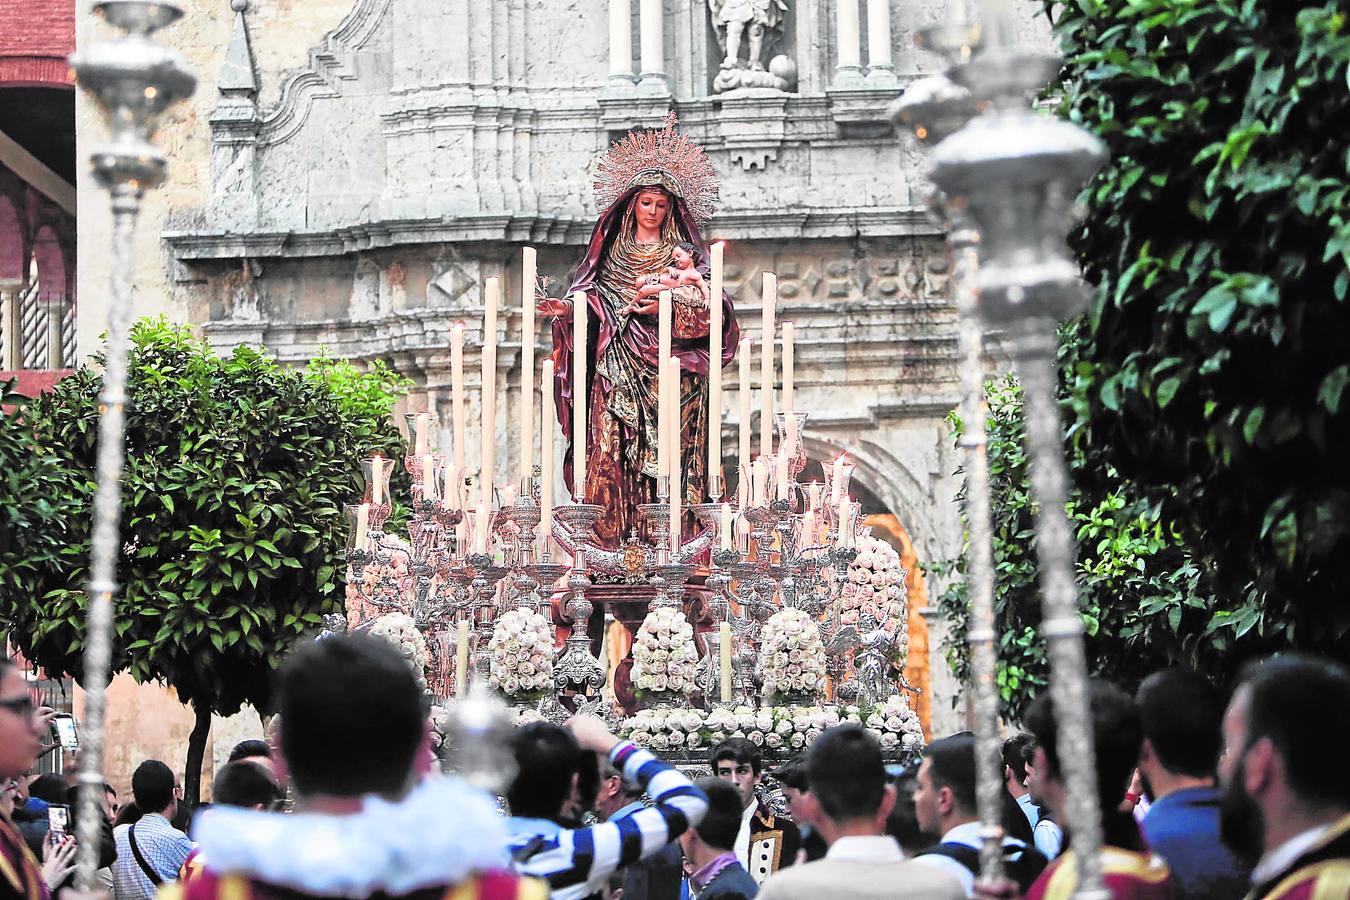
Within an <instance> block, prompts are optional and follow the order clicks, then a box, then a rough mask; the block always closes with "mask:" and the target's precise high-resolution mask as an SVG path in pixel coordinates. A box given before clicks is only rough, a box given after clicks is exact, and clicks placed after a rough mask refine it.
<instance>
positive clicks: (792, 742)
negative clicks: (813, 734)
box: [788, 731, 806, 750]
mask: <svg viewBox="0 0 1350 900" xmlns="http://www.w3.org/2000/svg"><path fill="white" fill-rule="evenodd" d="M788 745H789V746H790V747H792V749H793V750H800V749H801V748H802V747H804V746H806V735H804V734H802V733H801V732H800V731H794V732H792V735H791V736H790V737H789V738H788Z"/></svg>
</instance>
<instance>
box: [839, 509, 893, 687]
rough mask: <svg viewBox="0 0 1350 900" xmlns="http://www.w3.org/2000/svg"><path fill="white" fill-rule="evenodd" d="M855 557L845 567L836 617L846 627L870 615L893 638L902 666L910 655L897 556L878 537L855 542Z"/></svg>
mask: <svg viewBox="0 0 1350 900" xmlns="http://www.w3.org/2000/svg"><path fill="white" fill-rule="evenodd" d="M858 547H859V549H858V556H857V558H856V559H854V560H853V564H852V565H850V566H849V567H848V581H847V582H846V583H845V585H844V590H843V592H842V593H841V594H840V597H839V617H840V619H841V620H842V621H843V622H844V624H846V625H852V624H856V623H857V621H858V619H859V617H860V616H862V615H864V614H870V615H871V616H872V617H873V618H875V619H876V620H877V623H878V624H879V625H881V626H882V627H884V628H886V629H887V630H888V631H890V632H891V633H892V634H894V635H895V636H896V644H895V649H896V653H897V655H898V660H897V662H898V663H899V664H900V665H904V660H905V657H906V656H907V655H908V653H909V628H908V627H907V625H908V610H907V608H906V606H907V603H906V601H907V597H906V593H905V576H906V575H907V574H908V573H907V572H906V571H905V568H904V566H902V565H901V564H900V554H899V553H897V552H896V551H895V548H894V547H892V546H891V545H890V544H888V543H886V542H885V541H883V540H880V539H879V538H874V537H871V536H867V537H862V538H859V540H858Z"/></svg>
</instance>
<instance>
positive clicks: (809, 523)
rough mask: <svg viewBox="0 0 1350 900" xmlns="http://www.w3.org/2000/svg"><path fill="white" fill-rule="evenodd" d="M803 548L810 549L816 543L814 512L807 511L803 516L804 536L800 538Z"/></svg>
mask: <svg viewBox="0 0 1350 900" xmlns="http://www.w3.org/2000/svg"><path fill="white" fill-rule="evenodd" d="M799 540H800V541H801V544H802V546H804V547H810V546H813V545H814V544H815V542H816V514H815V512H814V511H812V510H809V509H808V510H807V511H806V514H805V515H803V516H802V534H801V537H800V538H799Z"/></svg>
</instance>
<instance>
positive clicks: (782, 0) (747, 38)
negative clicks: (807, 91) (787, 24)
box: [708, 0, 797, 94]
mask: <svg viewBox="0 0 1350 900" xmlns="http://www.w3.org/2000/svg"><path fill="white" fill-rule="evenodd" d="M708 10H709V12H711V13H712V21H713V27H714V29H715V30H716V32H717V43H718V45H719V46H720V47H721V48H722V52H723V53H724V54H725V55H724V56H723V58H722V65H721V69H720V71H718V73H717V76H716V77H715V78H714V79H713V91H714V92H716V93H719V94H721V93H726V92H727V91H734V90H738V89H741V88H768V89H770V90H776V91H787V90H790V89H791V88H792V87H793V85H794V83H795V82H796V80H797V64H796V63H795V62H793V61H792V60H791V59H790V58H789V57H787V56H784V55H781V54H780V55H777V56H774V57H772V58H771V59H770V60H769V62H768V64H767V66H766V64H765V62H764V57H765V56H766V55H767V51H768V50H769V49H770V48H772V47H773V45H775V44H777V43H778V42H779V41H780V40H781V39H782V26H783V18H784V16H785V15H786V13H787V11H788V5H787V2H786V0H708ZM743 41H744V42H745V43H747V44H748V46H747V48H746V51H747V56H746V58H745V59H741V44H742V42H743Z"/></svg>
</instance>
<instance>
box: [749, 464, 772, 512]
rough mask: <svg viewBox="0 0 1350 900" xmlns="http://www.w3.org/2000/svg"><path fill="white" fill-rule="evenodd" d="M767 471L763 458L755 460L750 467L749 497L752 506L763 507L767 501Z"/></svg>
mask: <svg viewBox="0 0 1350 900" xmlns="http://www.w3.org/2000/svg"><path fill="white" fill-rule="evenodd" d="M768 480H769V469H768V466H766V465H765V463H764V457H762V456H759V457H756V458H755V464H754V465H753V466H751V467H750V483H751V490H750V496H751V498H752V500H753V503H752V505H753V506H764V505H765V503H766V501H767V499H768V485H767V484H766V482H767V481H768Z"/></svg>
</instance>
